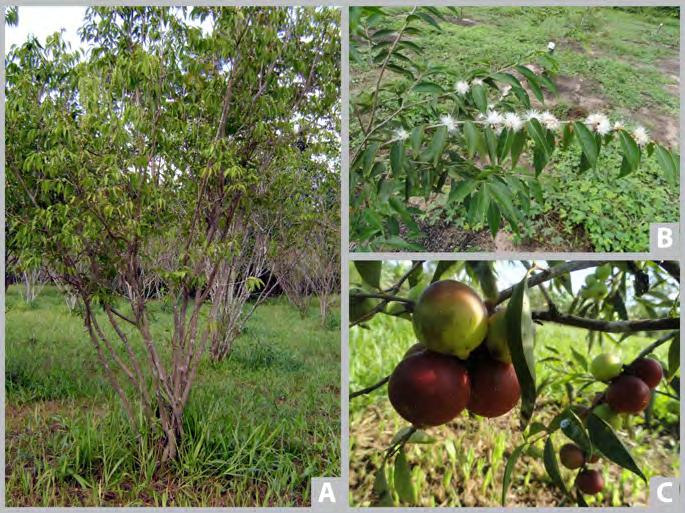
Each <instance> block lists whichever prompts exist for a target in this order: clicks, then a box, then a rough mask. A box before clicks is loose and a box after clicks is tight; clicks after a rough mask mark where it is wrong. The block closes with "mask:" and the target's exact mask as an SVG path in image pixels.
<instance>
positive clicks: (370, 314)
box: [350, 260, 423, 327]
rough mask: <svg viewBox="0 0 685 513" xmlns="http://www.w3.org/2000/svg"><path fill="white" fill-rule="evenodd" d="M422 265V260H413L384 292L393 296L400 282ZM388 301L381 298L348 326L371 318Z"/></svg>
mask: <svg viewBox="0 0 685 513" xmlns="http://www.w3.org/2000/svg"><path fill="white" fill-rule="evenodd" d="M422 265H423V260H419V261H417V262H414V264H413V265H412V266H411V268H410V269H409V270H408V271H407V272H406V273H404V275H403V276H402V277H401V278H400V279H399V280H398V281H397V283H395V285H393V286H392V287H390V288H389V289H386V290H385V292H386V293H387V294H389V295H390V296H394V295H395V294H396V293H397V291H399V290H400V288H401V287H402V284H403V283H404V282H405V281H406V280H407V279H408V278H409V276H411V274H412V273H413V272H414V271H415V270H416V269H417V268H418V267H421V266H422ZM386 297H387V296H386ZM398 299H401V298H398ZM393 301H394V300H393ZM389 302H390V300H389V299H383V300H382V301H381V302H380V303H378V304H377V305H376V306H375V307H373V309H371V310H369V312H367V313H366V314H364V315H363V316H361V317H360V318H359V319H357V320H356V321H354V322H351V323H350V327H352V326H356V325H357V324H361V323H362V322H364V321H367V320H369V319H371V317H373V316H374V315H376V314H377V313H378V312H380V311H381V310H383V308H385V305H387V304H388V303H389ZM404 302H405V303H406V302H407V300H404ZM410 304H413V301H410Z"/></svg>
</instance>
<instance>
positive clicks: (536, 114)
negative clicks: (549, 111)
mask: <svg viewBox="0 0 685 513" xmlns="http://www.w3.org/2000/svg"><path fill="white" fill-rule="evenodd" d="M540 116H542V114H540V113H539V112H538V111H537V110H535V109H531V110H529V111H528V112H526V121H530V120H531V119H537V120H538V121H540Z"/></svg>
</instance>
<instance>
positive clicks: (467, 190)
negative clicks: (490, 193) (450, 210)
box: [447, 178, 478, 205]
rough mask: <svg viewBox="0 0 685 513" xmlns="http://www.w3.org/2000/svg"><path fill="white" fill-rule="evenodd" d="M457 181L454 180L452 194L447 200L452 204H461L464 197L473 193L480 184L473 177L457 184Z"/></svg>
mask: <svg viewBox="0 0 685 513" xmlns="http://www.w3.org/2000/svg"><path fill="white" fill-rule="evenodd" d="M455 183H456V182H455V181H454V180H453V181H452V188H451V190H450V194H449V196H448V197H447V202H448V203H449V204H451V205H453V204H459V203H461V202H462V201H464V198H466V196H468V195H469V194H471V193H472V192H473V190H474V189H475V188H476V186H478V182H477V181H476V180H473V179H471V178H467V179H466V180H463V181H461V182H459V183H458V184H456V185H455Z"/></svg>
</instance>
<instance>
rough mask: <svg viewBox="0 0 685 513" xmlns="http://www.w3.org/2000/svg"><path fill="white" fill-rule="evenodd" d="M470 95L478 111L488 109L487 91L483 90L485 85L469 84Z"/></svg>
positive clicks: (483, 111)
mask: <svg viewBox="0 0 685 513" xmlns="http://www.w3.org/2000/svg"><path fill="white" fill-rule="evenodd" d="M471 97H472V98H473V103H475V104H476V108H477V109H478V110H479V111H481V112H482V113H485V112H486V111H487V110H488V93H487V91H486V90H485V86H482V85H474V86H471Z"/></svg>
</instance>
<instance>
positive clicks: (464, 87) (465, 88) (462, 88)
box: [454, 80, 471, 96]
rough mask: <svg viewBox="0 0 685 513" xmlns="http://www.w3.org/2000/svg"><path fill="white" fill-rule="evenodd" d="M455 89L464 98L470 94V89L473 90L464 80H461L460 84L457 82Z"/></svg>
mask: <svg viewBox="0 0 685 513" xmlns="http://www.w3.org/2000/svg"><path fill="white" fill-rule="evenodd" d="M454 88H455V89H456V90H457V92H458V93H459V94H461V95H462V96H463V95H465V94H466V93H468V92H469V89H471V88H470V87H469V84H468V82H464V81H463V80H460V81H459V82H457V83H456V84H454Z"/></svg>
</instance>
